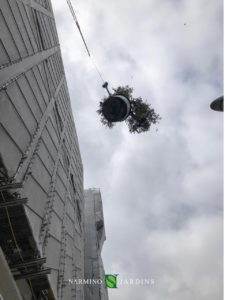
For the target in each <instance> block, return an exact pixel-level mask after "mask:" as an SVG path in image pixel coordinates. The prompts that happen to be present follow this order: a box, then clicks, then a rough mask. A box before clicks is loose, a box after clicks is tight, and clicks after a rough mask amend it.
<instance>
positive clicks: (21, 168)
mask: <svg viewBox="0 0 225 300" xmlns="http://www.w3.org/2000/svg"><path fill="white" fill-rule="evenodd" d="M0 29H1V30H0V155H1V157H2V161H3V163H4V166H5V168H6V170H7V173H8V176H9V178H8V179H6V181H7V180H9V179H10V180H13V182H22V183H23V188H22V189H20V190H19V191H17V192H18V193H19V194H20V196H21V197H26V198H27V199H28V202H27V204H26V205H25V216H26V217H27V219H28V222H29V225H30V228H31V231H32V236H33V239H34V244H35V246H33V248H34V253H38V255H40V256H41V257H42V256H43V257H47V262H46V264H45V266H46V267H49V268H51V269H52V271H51V274H50V275H49V276H48V280H49V282H50V286H51V289H52V291H53V294H54V297H55V299H65V300H69V299H78V300H80V299H83V290H82V288H79V289H80V290H78V289H77V290H76V289H75V288H74V287H71V286H69V285H67V284H66V283H65V281H67V280H68V279H69V278H73V277H76V278H83V272H84V271H83V263H84V262H83V167H82V162H81V156H80V151H79V145H78V139H77V134H76V129H75V125H74V121H73V115H72V110H71V104H70V99H69V94H68V89H67V84H66V79H65V74H64V69H63V63H62V58H61V53H60V48H59V42H58V37H57V32H56V26H55V21H54V16H53V12H52V8H51V3H50V1H48V0H39V1H27V0H17V1H15V0H1V2H0ZM2 183H4V182H2ZM5 183H6V182H5ZM0 184H1V182H0ZM15 231H16V228H15ZM17 234H19V233H16V235H17ZM21 247H22V246H21ZM3 250H4V249H3ZM22 255H23V253H22ZM30 255H32V253H31V254H30ZM34 255H36V254H34ZM43 299H44V298H43Z"/></svg>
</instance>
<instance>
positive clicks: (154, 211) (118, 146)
mask: <svg viewBox="0 0 225 300" xmlns="http://www.w3.org/2000/svg"><path fill="white" fill-rule="evenodd" d="M52 2H53V8H54V12H55V16H56V21H57V27H58V33H59V38H60V44H61V49H62V54H63V60H64V65H65V70H66V76H67V80H68V86H69V90H70V95H71V101H72V106H73V111H74V117H75V122H76V128H77V131H78V137H79V142H80V148H81V154H82V159H83V164H84V184H85V188H89V187H100V188H101V192H102V198H103V205H104V215H105V225H106V234H107V241H106V242H105V245H104V249H103V258H104V263H105V269H106V273H116V274H119V276H120V278H122V277H123V278H125V277H127V278H143V277H147V278H154V279H155V285H154V286H147V287H138V286H136V287H131V286H129V287H121V288H119V289H116V290H115V289H112V290H110V291H109V296H110V300H136V299H142V300H149V299H151V300H165V299H166V300H172V299H173V300H180V299H182V300H192V299H196V300H197V299H198V300H203V299H204V300H212V299H215V300H221V299H222V205H223V204H222V196H223V195H222V194H223V190H222V152H223V151H222V150H223V149H222V139H223V134H222V130H223V128H222V126H223V124H222V118H223V115H222V113H217V112H214V111H212V110H210V109H209V104H210V102H211V101H212V100H213V99H215V98H217V97H218V96H220V95H222V93H223V91H222V67H223V65H222V0H215V1H211V0H170V1H166V0H133V1H128V0H98V1H93V0H85V1H79V0H72V3H73V5H74V8H75V11H76V14H77V17H78V20H79V23H80V26H81V28H82V31H83V33H84V36H85V38H86V40H87V43H88V46H89V48H90V51H91V54H92V57H93V59H94V60H95V63H96V64H97V65H98V67H99V69H100V70H101V72H102V74H103V77H104V79H105V80H107V81H108V82H109V83H110V88H111V87H117V86H118V85H126V84H129V85H130V86H132V87H134V89H135V92H134V94H135V96H142V97H143V98H144V99H148V101H149V102H150V103H151V104H152V106H153V107H154V108H155V110H156V111H157V112H158V113H159V114H160V115H161V117H162V120H161V122H160V124H159V125H158V126H156V127H152V129H151V130H150V131H149V132H148V133H142V134H140V135H135V134H129V133H128V130H127V127H126V125H125V124H117V125H116V126H115V128H113V129H112V130H109V129H106V128H104V127H103V126H102V125H101V124H100V122H99V117H98V115H97V114H96V109H97V107H98V102H99V100H100V99H101V98H102V97H103V96H104V94H105V92H104V90H103V89H102V87H101V81H100V79H99V77H98V74H97V72H96V70H95V69H94V67H93V64H92V62H91V60H90V59H89V58H88V56H87V53H86V50H85V48H84V46H83V44H82V41H81V38H80V36H79V33H78V31H77V29H76V27H75V24H74V23H73V19H72V17H71V15H70V13H69V9H68V7H67V4H66V0H65V1H62V0H53V1H52Z"/></svg>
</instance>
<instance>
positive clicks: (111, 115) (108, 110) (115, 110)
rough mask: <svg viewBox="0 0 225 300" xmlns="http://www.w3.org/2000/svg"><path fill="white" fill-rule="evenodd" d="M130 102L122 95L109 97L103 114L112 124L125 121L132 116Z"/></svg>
mask: <svg viewBox="0 0 225 300" xmlns="http://www.w3.org/2000/svg"><path fill="white" fill-rule="evenodd" d="M130 110H131V104H130V101H129V100H128V99H127V98H126V97H124V96H122V95H113V96H109V98H107V99H106V100H105V102H104V103H103V108H102V113H103V115H104V117H105V118H106V119H107V120H108V121H110V122H121V121H124V120H125V119H126V118H127V117H128V116H129V114H130Z"/></svg>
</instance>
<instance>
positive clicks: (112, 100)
mask: <svg viewBox="0 0 225 300" xmlns="http://www.w3.org/2000/svg"><path fill="white" fill-rule="evenodd" d="M103 87H104V88H105V89H106V90H107V92H108V94H109V96H108V97H105V98H104V99H103V101H101V102H100V104H99V109H98V110H97V112H98V113H99V114H100V115H101V122H102V123H103V124H104V125H106V126H107V127H109V128H112V127H113V126H114V123H116V122H121V121H125V122H126V123H127V125H128V127H129V131H130V132H132V133H141V132H144V131H148V130H149V129H150V126H151V124H156V123H158V122H159V120H160V119H161V118H160V116H159V115H158V114H156V113H155V111H154V109H152V108H151V106H150V104H148V103H146V102H145V101H143V100H142V98H141V97H139V98H133V96H132V92H133V89H132V88H130V87H129V86H125V87H118V88H117V89H113V90H114V93H113V94H111V93H110V91H109V90H108V83H107V82H105V83H104V84H103Z"/></svg>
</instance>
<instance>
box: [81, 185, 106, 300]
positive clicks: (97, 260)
mask: <svg viewBox="0 0 225 300" xmlns="http://www.w3.org/2000/svg"><path fill="white" fill-rule="evenodd" d="M84 232H85V238H84V277H85V279H86V280H93V279H94V280H98V279H100V280H101V281H102V284H87V285H85V288H84V294H85V300H108V292H107V289H106V288H105V284H104V274H105V271H104V266H103V262H102V257H101V251H102V246H103V243H104V241H105V239H106V235H105V225H104V216H103V208H102V199H101V193H100V190H99V189H88V190H85V191H84Z"/></svg>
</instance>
